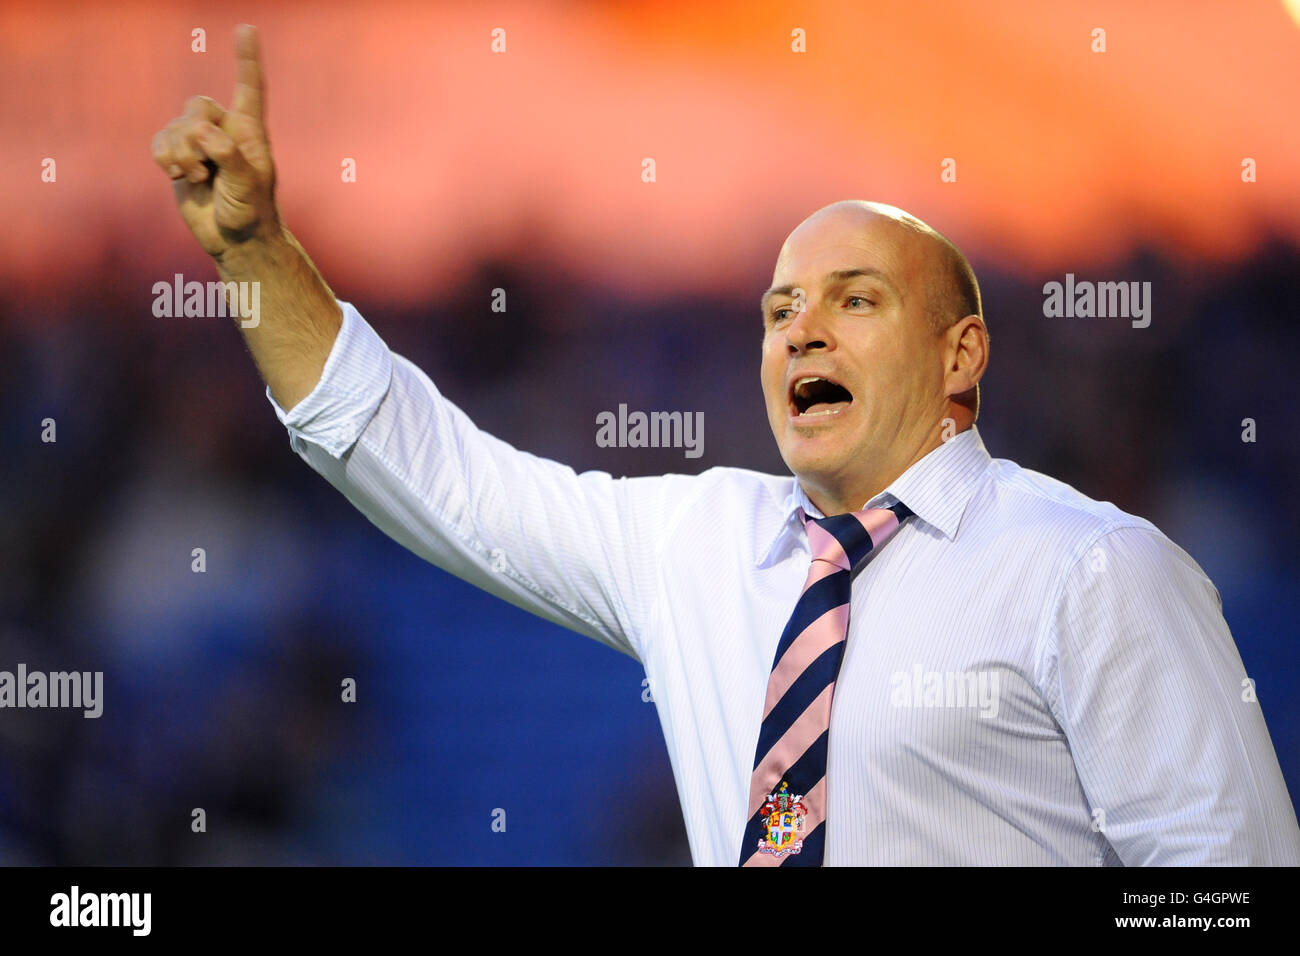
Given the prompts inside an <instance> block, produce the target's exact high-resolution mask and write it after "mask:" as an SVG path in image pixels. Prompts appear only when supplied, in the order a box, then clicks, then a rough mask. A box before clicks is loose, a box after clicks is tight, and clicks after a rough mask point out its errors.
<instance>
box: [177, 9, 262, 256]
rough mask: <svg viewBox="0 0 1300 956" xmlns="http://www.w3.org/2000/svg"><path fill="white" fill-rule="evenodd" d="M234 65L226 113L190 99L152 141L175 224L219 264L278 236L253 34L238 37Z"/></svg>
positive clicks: (245, 29)
mask: <svg viewBox="0 0 1300 956" xmlns="http://www.w3.org/2000/svg"><path fill="white" fill-rule="evenodd" d="M235 62H236V66H235V93H234V98H233V99H232V100H231V104H230V109H229V110H225V109H223V108H222V107H221V104H219V103H218V102H217V101H216V100H214V99H212V98H211V97H207V96H193V97H191V98H190V99H189V100H188V101H186V103H185V111H184V112H183V113H182V114H181V115H180V116H178V117H176V119H174V120H172V121H171V122H170V123H168V124H167V125H166V126H165V127H164V128H163V129H161V130H159V131H158V132H157V133H155V134H154V138H153V158H154V161H155V162H156V163H158V165H159V166H160V167H162V169H163V171H164V172H166V173H167V175H168V176H169V177H170V178H171V179H172V182H173V187H174V189H175V191H176V204H177V205H178V206H179V207H180V212H181V218H182V219H184V220H185V225H187V226H188V227H189V229H190V232H192V233H194V238H196V239H197V240H198V241H199V245H201V246H202V247H203V250H204V251H205V252H206V253H207V254H208V255H210V256H212V257H214V258H216V259H218V260H219V259H220V258H221V257H222V256H223V255H224V254H225V253H226V252H228V251H229V250H230V249H232V248H234V247H237V246H240V245H242V244H243V243H245V242H248V241H249V240H254V239H266V238H271V237H274V236H277V235H278V234H279V233H280V216H279V212H278V210H277V209H276V207H275V166H274V164H273V163H272V161H271V144H270V143H269V142H268V140H267V137H266V127H265V125H264V123H263V118H264V115H265V109H266V92H265V88H264V86H263V81H262V59H261V49H260V44H259V41H258V36H257V28H256V27H252V26H248V25H247V24H245V25H241V26H240V27H239V28H238V29H237V30H236V32H235Z"/></svg>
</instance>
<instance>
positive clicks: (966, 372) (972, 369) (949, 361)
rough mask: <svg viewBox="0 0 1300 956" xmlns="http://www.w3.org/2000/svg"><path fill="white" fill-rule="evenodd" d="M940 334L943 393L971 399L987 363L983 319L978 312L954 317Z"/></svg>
mask: <svg viewBox="0 0 1300 956" xmlns="http://www.w3.org/2000/svg"><path fill="white" fill-rule="evenodd" d="M944 338H945V342H944V372H943V386H944V394H945V395H947V396H948V397H949V398H952V399H957V398H958V397H959V396H962V397H965V398H969V399H970V400H972V401H973V400H975V398H976V388H977V386H978V385H979V381H980V379H981V378H983V377H984V370H985V369H986V368H988V364H989V332H988V329H987V328H986V327H985V325H984V320H983V319H981V318H980V317H979V316H978V315H968V316H966V317H965V318H964V319H958V320H957V321H956V322H954V323H953V324H952V325H951V326H949V327H948V329H947V331H945V332H944ZM968 393H969V395H968Z"/></svg>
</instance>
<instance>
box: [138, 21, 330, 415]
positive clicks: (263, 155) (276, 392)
mask: <svg viewBox="0 0 1300 956" xmlns="http://www.w3.org/2000/svg"><path fill="white" fill-rule="evenodd" d="M235 57H236V66H235V92H234V95H233V97H232V98H231V101H230V108H229V109H225V108H223V107H222V106H221V104H219V103H218V102H217V101H216V100H214V99H212V98H210V97H207V96H194V97H191V98H190V99H189V100H188V101H187V102H186V104H185V109H184V112H183V113H182V114H181V115H180V116H178V117H176V119H174V120H172V121H171V122H170V123H168V124H167V126H166V127H164V128H163V129H161V130H159V131H158V132H157V133H156V134H155V135H154V139H153V156H154V161H155V162H157V163H158V165H159V166H160V167H162V169H163V171H164V172H166V173H167V175H168V176H169V177H170V178H171V180H172V182H173V187H174V189H175V192H176V203H177V205H178V207H179V209H180V213H181V218H182V219H183V220H184V221H185V225H186V226H188V227H189V229H190V231H191V232H192V233H193V234H194V238H196V239H197V240H198V241H199V244H200V245H201V246H202V247H203V250H204V251H205V252H207V254H208V255H210V256H211V257H212V259H213V262H214V263H215V264H216V267H217V272H218V274H219V275H220V277H221V279H222V281H223V282H257V283H259V289H258V292H259V303H258V304H259V315H258V317H257V319H258V320H257V322H256V323H251V322H250V323H243V322H241V323H239V324H240V328H241V330H242V332H243V334H244V339H245V341H246V342H247V343H248V348H249V351H250V352H252V354H253V361H254V362H255V363H256V364H257V368H258V371H259V372H260V373H261V375H262V378H263V379H264V380H265V381H266V383H267V386H268V387H269V388H270V389H271V394H272V395H273V396H274V397H275V399H276V401H277V402H279V403H280V404H281V405H282V406H284V407H285V408H292V407H293V406H294V405H296V404H297V403H298V402H299V401H300V400H302V399H303V398H305V397H306V396H307V395H308V394H309V393H310V392H311V390H312V389H313V388H314V387H315V385H316V383H317V382H318V381H319V380H320V376H321V372H322V370H323V369H324V367H325V360H326V358H327V357H328V356H329V353H330V348H331V347H332V346H333V344H334V339H335V337H336V336H337V334H338V331H339V326H340V324H341V322H342V312H341V311H340V309H339V306H338V303H337V302H336V301H335V299H334V293H333V292H331V291H330V288H329V286H328V285H326V284H325V280H324V279H323V278H321V275H320V273H319V272H317V271H316V267H315V265H314V264H313V263H312V261H311V259H310V258H309V257H308V255H307V253H306V252H305V251H303V248H302V246H300V245H299V244H298V242H297V240H296V239H294V237H293V236H292V235H291V234H290V233H289V230H288V229H286V228H285V227H284V225H283V223H282V222H281V220H280V214H279V211H278V210H277V208H276V205H275V165H274V163H273V162H272V159H271V144H270V141H269V140H268V138H267V135H266V123H265V118H266V84H265V80H264V79H263V75H262V57H261V49H260V45H259V41H258V36H257V30H256V28H254V27H251V26H247V25H243V26H240V27H239V29H238V30H237V32H236V36H235Z"/></svg>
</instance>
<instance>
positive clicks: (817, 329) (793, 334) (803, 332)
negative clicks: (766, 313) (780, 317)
mask: <svg viewBox="0 0 1300 956" xmlns="http://www.w3.org/2000/svg"><path fill="white" fill-rule="evenodd" d="M785 344H786V349H787V350H788V351H789V353H790V355H792V356H793V355H798V354H800V353H801V352H810V351H812V350H813V349H829V348H831V347H832V346H833V344H834V343H833V339H832V336H831V331H830V321H829V319H828V318H827V316H826V313H825V310H824V309H822V308H821V307H820V306H818V305H814V304H813V303H811V302H809V303H807V305H806V307H805V308H804V310H803V311H802V312H796V313H795V317H794V321H793V322H791V323H790V324H789V325H788V326H786V330H785Z"/></svg>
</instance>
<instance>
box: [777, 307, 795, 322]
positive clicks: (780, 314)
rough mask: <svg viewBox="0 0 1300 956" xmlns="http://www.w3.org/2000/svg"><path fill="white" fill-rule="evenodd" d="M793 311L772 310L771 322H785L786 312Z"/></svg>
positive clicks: (784, 309)
mask: <svg viewBox="0 0 1300 956" xmlns="http://www.w3.org/2000/svg"><path fill="white" fill-rule="evenodd" d="M793 311H794V310H793V309H788V308H780V309H773V310H772V321H773V322H782V321H784V320H785V314H786V313H787V312H793Z"/></svg>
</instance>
